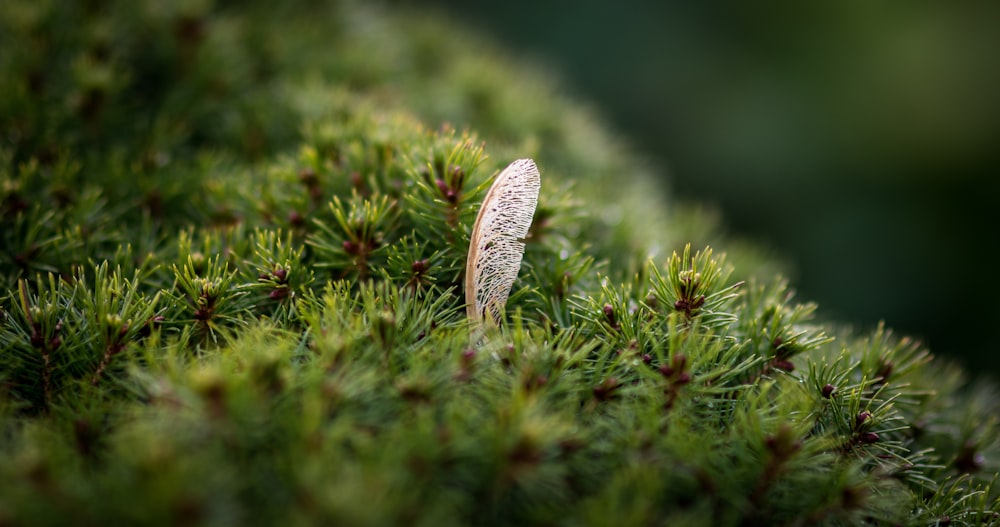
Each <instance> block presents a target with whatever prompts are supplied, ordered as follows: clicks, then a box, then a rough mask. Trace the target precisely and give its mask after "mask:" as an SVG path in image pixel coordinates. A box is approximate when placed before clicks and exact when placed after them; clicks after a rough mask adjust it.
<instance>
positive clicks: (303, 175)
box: [299, 167, 317, 185]
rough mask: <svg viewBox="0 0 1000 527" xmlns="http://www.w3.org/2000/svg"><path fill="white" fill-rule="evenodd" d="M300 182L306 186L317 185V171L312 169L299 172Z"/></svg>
mask: <svg viewBox="0 0 1000 527" xmlns="http://www.w3.org/2000/svg"><path fill="white" fill-rule="evenodd" d="M299 181H301V182H302V183H304V184H306V185H315V184H316V182H317V177H316V171H315V170H313V169H312V168H308V167H307V168H303V169H302V170H300V171H299Z"/></svg>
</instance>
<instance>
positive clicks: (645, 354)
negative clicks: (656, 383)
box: [642, 353, 653, 364]
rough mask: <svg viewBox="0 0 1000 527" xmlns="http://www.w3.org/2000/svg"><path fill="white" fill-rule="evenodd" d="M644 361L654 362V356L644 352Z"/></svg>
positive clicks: (647, 362)
mask: <svg viewBox="0 0 1000 527" xmlns="http://www.w3.org/2000/svg"><path fill="white" fill-rule="evenodd" d="M642 362H645V363H646V364H650V363H651V362H653V356H652V355H650V354H649V353H643V354H642Z"/></svg>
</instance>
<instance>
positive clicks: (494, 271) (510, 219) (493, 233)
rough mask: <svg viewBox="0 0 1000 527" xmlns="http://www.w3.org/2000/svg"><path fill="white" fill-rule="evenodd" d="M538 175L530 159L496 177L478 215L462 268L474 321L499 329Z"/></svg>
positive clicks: (534, 202) (535, 201) (538, 184)
mask: <svg viewBox="0 0 1000 527" xmlns="http://www.w3.org/2000/svg"><path fill="white" fill-rule="evenodd" d="M540 188H541V176H540V175H539V173H538V167H536V166H535V162H534V161H532V160H531V159H518V160H517V161H514V162H513V163H511V164H510V165H508V166H507V168H505V169H504V170H503V172H500V175H498V176H497V178H496V180H495V181H494V182H493V186H491V187H490V190H489V192H487V193H486V198H484V199H483V204H482V206H481V207H480V209H479V215H478V216H476V224H475V226H473V228H472V237H471V241H470V244H469V259H468V262H467V263H466V268H465V301H466V304H467V308H466V309H467V313H468V316H469V318H470V319H472V320H482V319H483V318H484V317H485V316H486V314H487V313H488V314H489V318H490V320H491V321H492V322H493V323H495V324H499V323H500V320H501V319H502V317H503V312H504V306H505V305H506V304H507V297H508V296H509V295H510V289H511V287H513V285H514V280H515V279H516V278H517V273H518V271H519V270H520V268H521V258H522V256H524V242H522V241H521V240H522V239H524V238H525V237H526V236H527V235H528V229H529V228H530V227H531V218H532V216H534V215H535V207H536V206H537V205H538V190H539V189H540Z"/></svg>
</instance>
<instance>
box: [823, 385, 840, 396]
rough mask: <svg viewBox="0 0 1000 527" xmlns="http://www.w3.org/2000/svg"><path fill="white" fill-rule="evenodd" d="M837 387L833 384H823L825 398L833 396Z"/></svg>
mask: <svg viewBox="0 0 1000 527" xmlns="http://www.w3.org/2000/svg"><path fill="white" fill-rule="evenodd" d="M836 389H837V387H836V386H834V385H832V384H825V385H823V390H822V394H823V398H824V399H829V398H830V397H833V392H834V390H836Z"/></svg>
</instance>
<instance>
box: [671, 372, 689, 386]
mask: <svg viewBox="0 0 1000 527" xmlns="http://www.w3.org/2000/svg"><path fill="white" fill-rule="evenodd" d="M674 382H675V383H677V384H687V383H689V382H691V375H689V374H688V373H687V372H681V374H680V375H678V376H677V379H675V380H674Z"/></svg>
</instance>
